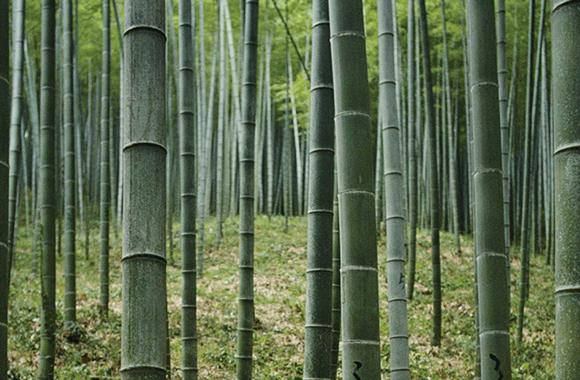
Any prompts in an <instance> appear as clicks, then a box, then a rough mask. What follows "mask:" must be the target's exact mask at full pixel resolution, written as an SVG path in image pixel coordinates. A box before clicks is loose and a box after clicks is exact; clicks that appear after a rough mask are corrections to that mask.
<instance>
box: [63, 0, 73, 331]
mask: <svg viewBox="0 0 580 380" xmlns="http://www.w3.org/2000/svg"><path fill="white" fill-rule="evenodd" d="M62 4H63V7H62V15H63V57H62V62H63V87H64V88H63V92H64V99H63V103H64V104H63V105H64V107H63V122H64V134H65V136H64V151H65V155H64V178H65V183H64V184H65V186H64V204H65V208H64V223H65V227H64V261H65V264H64V281H65V295H64V322H65V329H66V330H68V332H69V333H70V334H71V338H72V337H73V336H75V335H76V334H75V333H74V330H75V325H76V262H75V260H76V178H75V177H76V176H75V170H76V168H75V118H74V97H73V91H74V89H73V85H74V72H73V50H74V47H73V7H72V2H71V0H64V1H63V3H62Z"/></svg>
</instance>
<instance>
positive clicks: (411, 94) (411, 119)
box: [407, 0, 420, 300]
mask: <svg viewBox="0 0 580 380" xmlns="http://www.w3.org/2000/svg"><path fill="white" fill-rule="evenodd" d="M407 30H408V33H407V88H408V90H407V96H408V99H407V129H408V145H409V147H408V153H409V172H408V173H409V280H408V285H407V297H408V298H409V300H412V299H413V290H414V288H415V266H416V256H417V215H418V204H417V190H418V186H417V138H416V130H417V126H416V123H415V102H414V100H415V89H414V86H415V54H414V53H415V0H408V7H407ZM419 103H420V102H419Z"/></svg>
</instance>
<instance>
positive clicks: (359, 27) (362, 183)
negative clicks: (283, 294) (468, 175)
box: [329, 0, 380, 380]
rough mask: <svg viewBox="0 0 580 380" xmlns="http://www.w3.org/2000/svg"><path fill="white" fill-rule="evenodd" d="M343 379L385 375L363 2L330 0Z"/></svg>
mask: <svg viewBox="0 0 580 380" xmlns="http://www.w3.org/2000/svg"><path fill="white" fill-rule="evenodd" d="M329 10H330V32H331V39H330V41H331V48H332V65H333V67H332V68H333V74H334V101H335V112H336V114H335V123H336V157H337V159H336V164H337V173H338V204H339V214H340V223H341V225H340V233H341V236H340V245H341V247H340V249H341V285H342V288H341V293H342V294H341V297H342V300H343V302H342V306H343V308H342V318H341V319H342V329H341V331H342V347H343V351H342V352H343V361H342V368H343V378H344V379H345V380H355V379H365V380H378V379H379V378H380V344H379V305H378V272H377V244H376V243H377V242H376V234H375V233H371V232H373V231H376V226H375V215H374V214H375V195H374V171H373V167H374V165H373V162H374V154H373V150H374V149H373V143H372V138H371V133H372V132H371V129H372V128H371V118H370V114H369V113H370V100H369V88H368V73H367V60H366V48H365V35H364V18H363V5H362V2H361V1H360V0H345V1H331V2H330V3H329Z"/></svg>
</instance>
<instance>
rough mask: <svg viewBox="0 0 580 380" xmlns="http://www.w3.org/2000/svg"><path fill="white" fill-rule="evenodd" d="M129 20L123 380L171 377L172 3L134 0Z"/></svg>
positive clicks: (127, 13)
mask: <svg viewBox="0 0 580 380" xmlns="http://www.w3.org/2000/svg"><path fill="white" fill-rule="evenodd" d="M125 20H126V21H125V33H124V36H123V45H124V49H125V55H124V60H123V61H124V66H125V67H124V69H125V72H124V75H123V80H125V85H124V91H125V95H124V97H125V99H131V101H127V102H126V104H125V118H124V122H125V125H124V126H123V128H124V131H123V161H124V169H123V176H124V179H123V181H124V189H123V198H124V200H123V207H124V212H123V227H124V228H123V232H124V241H123V258H122V275H123V319H122V328H121V378H122V379H124V380H129V379H165V378H166V365H167V300H166V296H167V291H166V269H165V268H166V258H165V249H166V236H165V217H166V193H165V180H166V176H165V174H166V160H167V148H166V146H165V120H166V119H165V112H166V110H165V91H164V89H165V85H166V83H165V41H166V36H165V2H164V1H163V0H156V1H151V0H128V1H126V2H125ZM150 89H155V91H152V90H150Z"/></svg>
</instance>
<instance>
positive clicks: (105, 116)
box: [99, 0, 111, 315]
mask: <svg viewBox="0 0 580 380" xmlns="http://www.w3.org/2000/svg"><path fill="white" fill-rule="evenodd" d="M109 1H110V0H103V4H102V5H103V9H102V10H103V57H102V63H101V64H102V72H101V147H100V148H101V167H100V173H101V176H100V178H101V184H100V185H101V191H100V237H101V255H100V285H101V294H100V300H99V307H100V309H101V312H102V313H103V314H104V315H106V314H107V313H108V311H109V210H110V201H111V184H110V163H109V155H110V150H109V144H110V143H111V142H110V133H109V131H110V128H109V110H110V108H109V103H110V98H109V94H110V86H111V80H110V73H111V29H110V23H111V17H110V13H111V12H110V7H109Z"/></svg>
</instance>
